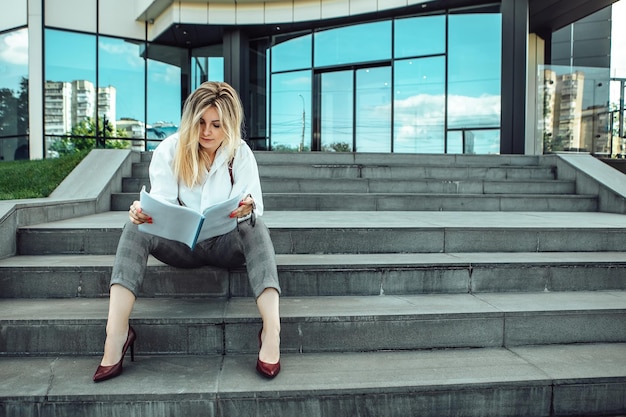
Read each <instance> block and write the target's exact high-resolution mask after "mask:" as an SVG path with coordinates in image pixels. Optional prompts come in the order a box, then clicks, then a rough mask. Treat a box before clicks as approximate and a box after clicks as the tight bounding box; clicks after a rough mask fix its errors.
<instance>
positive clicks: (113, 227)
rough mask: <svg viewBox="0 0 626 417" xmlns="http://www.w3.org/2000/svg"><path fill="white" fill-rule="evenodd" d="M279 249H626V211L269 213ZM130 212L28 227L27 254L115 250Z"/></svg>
mask: <svg viewBox="0 0 626 417" xmlns="http://www.w3.org/2000/svg"><path fill="white" fill-rule="evenodd" d="M263 220H264V221H265V223H266V224H267V226H268V227H269V229H270V231H271V236H272V241H273V243H274V248H275V250H276V253H278V254H332V253H345V254H349V253H458V252H585V251H589V252H607V251H608V252H624V251H626V216H624V215H620V214H612V213H567V212H473V211H470V212H445V211H441V212H435V211H430V212H427V211H411V212H408V211H396V212H384V211H376V212H372V211H317V212H314V211H290V212H278V211H274V212H266V213H265V214H264V216H263ZM126 221H127V213H126V212H106V213H100V214H96V215H91V216H84V217H78V218H75V219H69V220H63V221H58V222H51V223H43V224H40V225H33V226H28V227H22V228H20V229H19V230H18V234H17V253H18V254H20V255H51V254H93V255H107V254H113V253H115V249H116V247H117V242H118V240H119V236H120V234H121V229H122V226H123V224H124V223H125V222H126Z"/></svg>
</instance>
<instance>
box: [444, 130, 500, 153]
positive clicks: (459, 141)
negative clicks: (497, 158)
mask: <svg viewBox="0 0 626 417" xmlns="http://www.w3.org/2000/svg"><path fill="white" fill-rule="evenodd" d="M448 153H450V154H462V153H464V154H471V155H473V154H480V155H485V154H498V153H500V129H480V130H471V129H462V130H453V131H450V132H448Z"/></svg>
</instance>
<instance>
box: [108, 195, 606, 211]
mask: <svg viewBox="0 0 626 417" xmlns="http://www.w3.org/2000/svg"><path fill="white" fill-rule="evenodd" d="M138 199H139V193H115V194H113V195H111V210H114V211H128V207H129V206H130V205H131V204H132V202H133V201H135V200H138ZM263 201H264V203H265V207H266V209H267V210H275V211H292V210H307V211H310V210H313V211H320V210H325V211H333V210H346V209H350V210H360V211H407V210H419V211H520V210H529V211H530V210H532V211H597V210H598V197H597V196H595V195H545V194H534V195H524V194H489V195H486V194H408V193H402V194H399V193H394V194H391V193H367V194H362V193H343V194H336V193H335V194H331V193H310V192H309V193H293V192H290V193H264V195H263Z"/></svg>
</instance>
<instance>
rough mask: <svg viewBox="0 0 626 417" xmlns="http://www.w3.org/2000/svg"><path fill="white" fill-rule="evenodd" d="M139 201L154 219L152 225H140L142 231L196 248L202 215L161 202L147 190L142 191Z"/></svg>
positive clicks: (186, 208)
mask: <svg viewBox="0 0 626 417" xmlns="http://www.w3.org/2000/svg"><path fill="white" fill-rule="evenodd" d="M139 199H140V201H141V211H142V212H143V213H145V214H146V215H148V216H150V217H152V223H151V224H150V223H142V224H140V225H139V230H140V231H142V232H145V233H150V234H152V235H156V236H160V237H164V238H166V239H171V240H177V241H179V242H183V243H184V244H185V245H187V246H189V247H190V248H193V247H194V245H195V243H196V238H197V236H198V232H199V230H200V227H201V226H202V222H203V216H202V214H200V213H198V212H196V211H194V210H192V209H190V208H188V207H183V206H180V205H178V204H172V203H170V202H167V201H163V200H159V199H157V198H155V197H153V196H151V195H150V194H149V193H147V192H146V191H145V190H141V194H140V197H139Z"/></svg>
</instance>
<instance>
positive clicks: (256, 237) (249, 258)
mask: <svg viewBox="0 0 626 417" xmlns="http://www.w3.org/2000/svg"><path fill="white" fill-rule="evenodd" d="M239 229H240V230H239V234H240V236H241V241H242V246H243V253H244V256H245V258H246V269H247V272H248V279H249V280H250V286H251V287H252V291H253V292H254V296H255V297H256V304H257V308H258V309H259V313H260V315H261V319H262V320H263V331H262V334H261V341H262V343H261V351H260V352H259V360H261V361H262V362H265V363H268V364H275V363H278V361H279V360H280V305H279V304H280V285H279V283H278V270H277V268H276V254H275V252H274V245H273V243H272V240H271V238H270V233H269V230H268V229H267V227H266V226H265V223H263V220H262V219H261V218H257V219H256V222H255V224H254V225H253V224H252V223H251V222H250V221H249V220H248V221H245V222H243V223H241V224H240V225H239Z"/></svg>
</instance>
